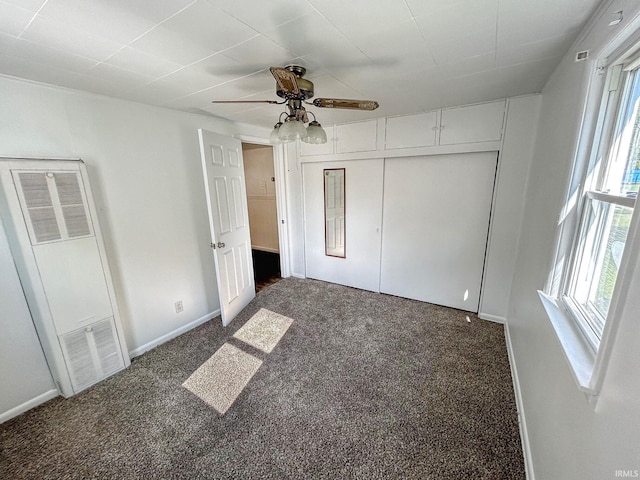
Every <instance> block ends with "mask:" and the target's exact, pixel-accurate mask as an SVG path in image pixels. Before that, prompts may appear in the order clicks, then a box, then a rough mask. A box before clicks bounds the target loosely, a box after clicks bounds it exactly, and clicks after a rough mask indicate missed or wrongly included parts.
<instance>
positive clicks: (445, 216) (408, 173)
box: [380, 152, 497, 312]
mask: <svg viewBox="0 0 640 480" xmlns="http://www.w3.org/2000/svg"><path fill="white" fill-rule="evenodd" d="M496 162H497V153H496V152H487V153H465V154H453V155H434V156H428V157H409V158H397V159H396V158H392V159H387V160H386V161H385V173H384V215H383V225H384V230H383V235H382V260H381V281H380V291H381V292H383V293H390V294H392V295H398V296H401V297H407V298H413V299H416V300H422V301H425V302H430V303H435V304H438V305H445V306H448V307H453V308H459V309H461V310H467V311H471V312H477V311H478V303H479V299H480V286H481V283H482V270H483V266H484V257H485V250H486V245H487V235H488V229H489V215H490V211H491V200H492V195H493V184H494V179H495V172H496Z"/></svg>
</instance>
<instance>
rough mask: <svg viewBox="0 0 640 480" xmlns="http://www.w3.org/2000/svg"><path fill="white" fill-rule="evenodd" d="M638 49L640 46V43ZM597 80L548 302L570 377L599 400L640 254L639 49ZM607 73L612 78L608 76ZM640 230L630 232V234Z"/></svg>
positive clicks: (610, 66)
mask: <svg viewBox="0 0 640 480" xmlns="http://www.w3.org/2000/svg"><path fill="white" fill-rule="evenodd" d="M637 45H640V43H638V44H637ZM611 58H618V59H619V60H616V61H613V62H610V63H609V64H608V66H607V67H605V68H597V69H596V71H595V72H594V76H593V77H592V83H591V86H590V94H589V97H588V99H587V109H586V112H585V113H586V114H585V117H584V121H583V128H582V138H581V140H580V142H579V145H578V154H577V157H576V165H575V167H574V172H573V174H572V178H571V183H570V186H569V192H568V194H567V202H566V204H565V208H564V209H563V212H562V216H561V223H560V237H559V242H558V250H557V252H556V258H555V262H554V270H553V271H552V272H551V273H552V275H551V276H550V283H549V285H548V286H547V288H546V293H544V292H539V293H540V298H541V300H542V304H543V306H544V308H545V310H546V311H547V314H548V316H549V319H550V320H551V323H552V325H553V328H554V330H555V332H556V334H557V336H558V339H559V341H560V343H561V345H562V347H563V349H564V353H565V357H566V359H567V360H568V362H569V365H570V366H571V372H572V373H573V374H574V378H575V380H576V382H577V384H578V386H579V388H580V390H582V391H584V392H585V393H587V394H588V396H589V398H590V399H591V400H594V399H596V398H597V394H598V392H599V389H600V386H601V385H602V381H603V378H604V372H605V371H606V364H607V362H608V359H609V358H610V352H611V348H613V342H614V339H615V330H616V326H617V322H618V315H619V313H618V312H619V311H620V310H621V308H620V307H622V306H624V298H626V294H627V285H626V282H624V281H619V280H620V279H623V278H626V276H627V275H628V273H629V272H630V270H629V269H630V268H631V267H628V266H627V263H629V264H631V262H630V261H629V259H633V258H635V256H636V253H637V251H639V250H640V234H639V233H638V232H640V227H639V226H636V224H638V223H639V222H640V219H637V218H635V217H636V216H635V215H634V208H635V203H636V197H637V195H638V190H639V189H640V49H637V48H636V53H635V54H633V55H630V54H629V53H628V52H626V53H623V54H621V55H618V56H617V57H613V56H612V57H611ZM603 73H606V75H602V74H603ZM632 231H633V232H635V233H634V234H630V232H632Z"/></svg>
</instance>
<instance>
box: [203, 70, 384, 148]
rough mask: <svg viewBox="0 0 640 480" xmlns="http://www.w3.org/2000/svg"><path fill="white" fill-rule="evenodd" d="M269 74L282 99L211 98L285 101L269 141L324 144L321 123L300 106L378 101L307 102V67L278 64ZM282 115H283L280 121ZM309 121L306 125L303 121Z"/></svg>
mask: <svg viewBox="0 0 640 480" xmlns="http://www.w3.org/2000/svg"><path fill="white" fill-rule="evenodd" d="M269 71H270V72H271V75H273V77H274V78H275V79H276V95H278V96H279V97H280V98H282V99H283V100H282V101H278V100H214V101H212V103H271V104H275V105H284V104H286V106H287V108H288V110H289V111H288V112H286V111H285V112H282V113H281V114H280V119H279V120H278V123H276V125H275V126H274V128H273V131H272V132H271V137H270V141H271V143H275V144H277V143H286V142H292V141H294V140H295V139H296V138H300V139H301V140H302V141H303V142H306V143H326V142H327V134H326V132H325V131H324V129H323V128H322V125H320V123H319V122H318V121H317V120H316V116H315V114H314V113H313V112H307V110H306V109H305V107H304V105H305V104H306V105H313V106H314V107H319V108H346V109H352V110H375V109H376V108H378V106H379V104H378V102H376V101H374V100H348V99H342V98H316V99H315V100H313V102H307V100H308V99H310V98H313V95H314V91H313V82H311V81H310V80H307V79H306V78H303V77H304V75H305V73H307V69H306V68H304V67H301V66H299V65H288V66H286V67H284V68H282V67H270V68H269ZM308 114H311V115H313V121H311V122H309V119H308ZM282 115H286V118H285V119H284V122H282V121H281V119H282ZM305 123H309V126H308V127H305V126H304V124H305Z"/></svg>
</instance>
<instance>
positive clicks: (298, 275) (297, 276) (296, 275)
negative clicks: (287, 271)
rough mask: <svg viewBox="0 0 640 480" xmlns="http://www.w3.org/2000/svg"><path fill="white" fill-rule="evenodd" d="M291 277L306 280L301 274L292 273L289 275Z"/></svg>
mask: <svg viewBox="0 0 640 480" xmlns="http://www.w3.org/2000/svg"><path fill="white" fill-rule="evenodd" d="M291 276H292V277H293V278H302V279H305V278H307V277H305V276H304V275H301V274H299V273H292V274H291Z"/></svg>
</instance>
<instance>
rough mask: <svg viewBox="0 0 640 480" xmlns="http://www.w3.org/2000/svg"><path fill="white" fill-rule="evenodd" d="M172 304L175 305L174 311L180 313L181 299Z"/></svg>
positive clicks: (181, 307) (182, 308) (181, 308)
mask: <svg viewBox="0 0 640 480" xmlns="http://www.w3.org/2000/svg"><path fill="white" fill-rule="evenodd" d="M174 305H175V307H176V313H180V312H182V311H183V310H184V307H183V306H182V300H178V301H177V302H176V303H175V304H174Z"/></svg>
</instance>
